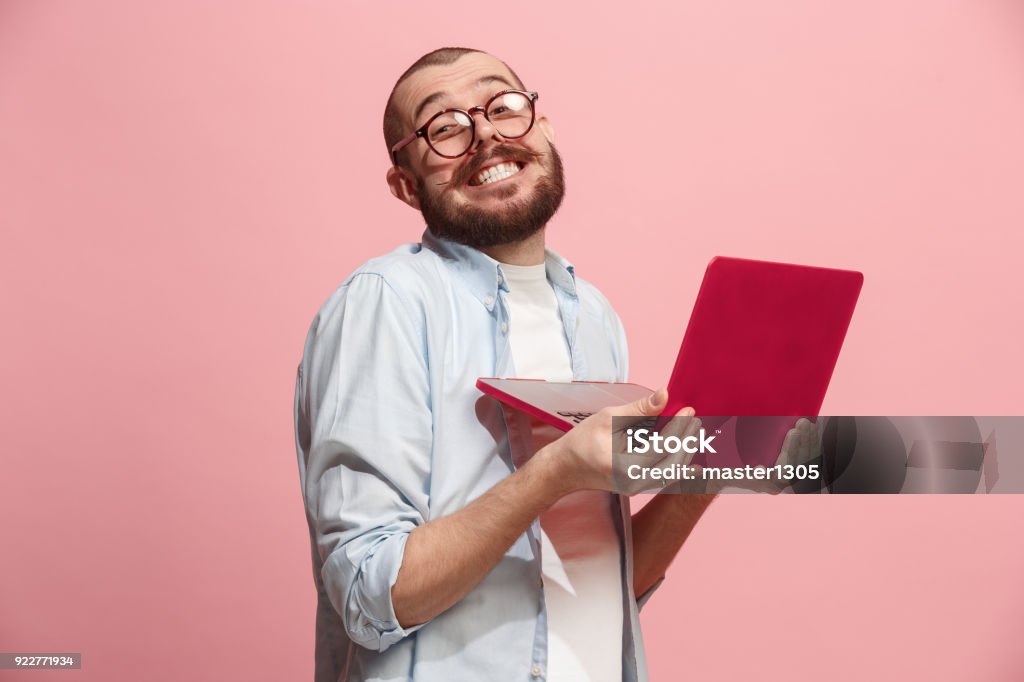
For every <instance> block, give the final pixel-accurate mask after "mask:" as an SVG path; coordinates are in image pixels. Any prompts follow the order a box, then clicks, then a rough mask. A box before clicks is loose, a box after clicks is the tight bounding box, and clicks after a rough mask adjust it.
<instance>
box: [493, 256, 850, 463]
mask: <svg viewBox="0 0 1024 682" xmlns="http://www.w3.org/2000/svg"><path fill="white" fill-rule="evenodd" d="M863 282H864V276H863V275H862V274H861V273H859V272H855V271H851V270H835V269H831V268H819V267H810V266H806V265H791V264H787V263H770V262H766V261H756V260H745V259H741V258H726V257H722V256H718V257H716V258H713V259H712V260H711V262H710V263H709V264H708V268H707V271H706V272H705V273H704V281H703V282H702V283H701V287H700V291H699V292H698V294H697V302H696V303H695V304H694V307H693V312H692V313H691V315H690V322H689V324H688V325H687V327H686V333H685V335H684V336H683V342H682V344H681V346H680V348H679V355H678V356H677V357H676V364H675V368H674V369H673V370H672V377H671V379H670V380H669V383H668V392H669V400H668V405H667V407H666V408H665V412H664V414H666V415H672V414H675V413H676V412H678V411H679V410H681V409H682V408H683V407H686V406H693V408H694V409H695V410H696V412H697V415H698V416H700V417H702V418H703V421H704V426H705V428H715V420H714V419H713V418H714V417H716V416H721V417H723V418H724V417H728V416H741V415H750V416H756V415H763V416H785V415H791V416H793V417H800V416H816V415H817V414H818V410H819V409H820V408H821V403H822V401H823V400H824V399H825V391H826V390H827V389H828V383H829V380H830V379H831V377H832V370H833V369H834V368H835V365H836V360H837V359H838V357H839V351H840V349H841V348H842V345H843V339H844V338H845V336H846V330H847V328H848V327H849V325H850V319H851V317H852V316H853V310H854V307H855V306H856V304H857V297H858V295H859V294H860V289H861V285H862V284H863ZM477 387H478V388H479V389H480V390H481V391H483V392H484V393H486V394H488V395H491V396H494V397H495V398H497V399H498V400H500V401H502V402H503V403H505V404H507V405H510V406H512V407H515V408H517V409H520V410H523V411H525V412H527V413H528V414H530V415H532V416H534V417H536V418H538V419H540V420H542V421H544V422H547V423H549V424H552V425H554V426H555V427H557V428H559V429H562V430H563V431H568V430H569V429H571V428H572V427H573V426H575V425H576V424H578V423H579V422H580V421H582V420H583V419H585V418H586V417H587V416H589V415H590V414H593V413H594V412H597V411H598V410H600V409H602V408H604V407H608V406H611V405H620V404H623V403H627V402H631V401H633V400H636V399H637V398H640V397H643V396H646V395H649V394H650V393H651V389H648V388H645V387H643V386H640V385H638V384H629V383H596V382H569V383H556V382H548V381H533V380H521V379H491V378H481V379H479V380H478V381H477ZM708 417H711V418H712V419H710V420H709V419H708ZM722 421H723V422H724V421H725V420H724V419H723V420H722ZM791 426H792V423H789V422H788V421H787V422H786V424H785V428H783V425H781V424H780V425H779V426H778V427H777V428H773V429H770V430H771V431H773V433H764V432H763V430H762V432H761V434H760V436H761V437H764V438H765V439H766V440H768V441H770V442H771V444H770V446H769V448H768V449H769V450H771V449H772V448H776V446H777V445H781V442H782V438H783V436H784V435H785V430H786V429H788V428H789V427H791ZM774 431H778V433H774ZM736 435H737V437H739V436H740V434H738V433H737V434H736ZM776 440H777V441H778V443H777V444H776V443H775V442H774V441H776ZM775 452H776V453H777V452H778V450H777V449H775Z"/></svg>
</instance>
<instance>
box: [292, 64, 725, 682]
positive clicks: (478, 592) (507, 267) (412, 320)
mask: <svg viewBox="0 0 1024 682" xmlns="http://www.w3.org/2000/svg"><path fill="white" fill-rule="evenodd" d="M538 101H539V95H538V93H536V92H533V91H530V90H528V89H527V88H526V87H525V85H524V84H523V82H522V81H521V80H520V79H519V77H518V76H517V75H516V74H515V73H514V72H513V71H512V69H510V68H509V67H508V66H507V65H506V64H504V63H503V62H502V61H500V60H499V59H497V58H495V57H493V56H491V55H489V54H486V53H484V52H480V51H477V50H469V49H464V48H443V49H440V50H436V51H434V52H431V53H429V54H427V55H425V56H423V57H422V58H420V59H419V60H418V61H417V62H416V63H414V64H413V65H412V66H411V67H410V68H409V69H408V70H407V71H406V72H405V73H404V74H403V75H402V76H401V78H399V79H398V82H397V83H396V84H395V87H394V89H393V90H392V93H391V96H390V98H389V99H388V103H387V106H386V109H385V114H384V137H385V141H386V144H387V147H388V151H389V153H390V155H391V162H392V165H391V167H390V168H389V170H388V172H387V182H388V186H389V187H390V189H391V192H392V194H394V196H395V197H397V198H398V199H400V200H401V201H403V202H405V203H406V204H408V205H409V206H411V207H413V208H415V209H417V210H418V211H419V212H420V213H421V214H422V216H423V220H424V221H425V222H426V226H427V229H426V231H425V232H424V233H423V236H422V241H421V243H417V244H411V245H407V246H402V247H400V248H398V249H396V250H395V251H392V252H391V253H389V254H386V255H384V256H381V257H379V258H375V259H373V260H370V261H369V262H367V263H365V264H364V265H363V266H361V267H360V268H359V269H358V270H356V272H355V273H353V274H352V275H351V276H350V277H349V278H348V279H347V280H346V281H345V282H344V283H343V284H342V285H341V287H340V288H339V289H338V290H337V291H336V292H335V293H334V294H333V295H332V296H331V297H330V298H329V299H328V301H327V302H326V303H325V304H324V305H323V307H322V308H321V309H320V311H319V313H318V314H317V316H316V317H315V319H314V320H313V324H312V326H311V328H310V330H309V334H308V336H307V339H306V344H305V349H304V354H303V358H302V362H301V364H300V366H299V371H298V377H297V381H296V393H295V428H296V445H297V450H298V464H299V474H300V480H301V483H302V491H303V497H304V500H305V508H306V516H307V522H308V524H309V531H310V543H311V548H312V558H313V569H314V570H313V576H314V582H315V584H316V588H317V596H318V608H317V617H316V632H317V641H316V679H317V680H318V681H327V680H330V681H332V682H333V681H334V680H421V681H428V680H443V681H444V682H451V681H453V680H472V681H473V682H478V681H480V680H552V681H553V682H564V681H566V680H591V681H597V680H616V681H619V680H644V679H646V666H645V659H644V648H643V640H642V637H641V632H640V625H639V619H638V610H639V606H640V605H641V604H642V603H643V602H644V601H645V599H646V598H647V597H648V596H649V595H650V594H651V592H652V591H653V590H654V589H655V588H656V587H657V585H658V584H659V583H660V581H661V579H662V578H663V576H664V574H665V570H666V569H667V567H668V565H669V563H670V562H671V560H672V558H673V557H674V556H675V555H676V553H677V552H678V550H679V548H680V546H681V545H682V543H683V541H684V540H685V538H686V536H687V535H688V534H689V532H690V531H691V529H692V528H693V526H694V524H696V522H697V520H698V519H699V518H700V515H701V513H702V512H703V510H704V508H705V507H706V506H707V504H708V502H709V501H710V497H709V496H697V495H679V496H675V495H660V496H657V497H655V498H654V499H653V500H652V501H651V502H650V503H649V504H647V505H646V506H645V507H644V508H643V509H642V510H641V511H639V512H637V514H636V515H631V513H630V509H629V499H628V498H627V497H624V496H622V495H617V494H613V493H611V492H610V490H611V485H610V482H611V468H612V465H611V445H610V443H611V437H612V422H611V418H612V416H637V417H639V416H650V415H656V414H659V413H660V411H661V409H662V408H663V407H664V406H665V403H666V395H665V392H664V391H658V392H656V393H655V394H653V395H651V396H650V397H649V398H647V399H644V400H641V401H638V402H636V403H633V404H629V405H623V406H621V407H618V408H613V409H608V410H603V411H601V412H599V413H597V414H595V415H594V416H592V417H590V418H588V419H586V420H584V421H583V423H582V424H580V426H578V427H577V428H575V429H573V430H572V431H570V432H569V433H567V434H565V435H563V436H561V437H559V438H556V439H553V440H552V439H546V440H545V439H542V438H540V437H539V436H538V433H536V432H534V431H532V430H531V428H530V427H529V425H528V423H527V424H526V426H524V422H523V420H522V419H519V418H517V417H516V416H515V415H510V414H505V413H503V412H502V409H501V407H500V406H499V405H498V403H497V402H496V401H494V400H493V399H491V398H486V397H484V396H482V395H481V394H480V392H479V391H478V390H477V389H476V388H475V383H476V380H477V378H478V377H482V376H495V377H521V378H539V379H549V380H560V381H570V380H581V381H624V380H626V373H627V350H626V339H625V334H624V332H623V328H622V324H621V322H620V321H619V318H618V316H617V315H616V313H615V311H614V310H613V309H612V307H611V305H610V304H609V303H608V301H607V300H606V299H605V298H604V296H602V295H601V293H600V292H599V291H598V290H597V289H596V288H595V287H594V286H593V285H591V284H589V283H587V282H586V281H584V280H583V279H582V278H580V277H578V276H577V275H576V272H575V269H574V268H573V266H572V265H571V264H570V263H569V261H567V260H566V259H565V258H563V257H561V256H560V255H558V254H556V253H555V252H553V251H551V250H550V249H546V248H545V228H546V226H547V223H548V221H549V220H550V219H551V217H552V216H553V215H554V213H555V212H556V211H557V210H558V207H559V205H560V204H561V201H562V197H563V195H564V192H565V183H564V179H563V169H562V161H561V159H560V157H559V155H558V152H557V151H556V149H555V146H554V137H555V136H554V129H553V127H552V125H551V122H550V121H549V120H548V119H547V117H546V116H544V114H543V113H541V112H540V111H539V109H538ZM684 413H685V414H687V415H692V411H685V412H684ZM684 413H680V414H684ZM523 453H526V455H525V456H524V455H523Z"/></svg>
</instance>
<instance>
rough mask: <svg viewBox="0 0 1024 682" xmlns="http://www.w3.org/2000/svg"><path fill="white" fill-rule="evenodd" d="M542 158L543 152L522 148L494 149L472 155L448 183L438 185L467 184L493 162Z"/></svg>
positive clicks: (525, 161)
mask: <svg viewBox="0 0 1024 682" xmlns="http://www.w3.org/2000/svg"><path fill="white" fill-rule="evenodd" d="M543 157H544V153H543V152H534V151H530V150H529V149H523V148H522V147H495V148H494V149H493V150H491V152H490V153H489V154H487V155H483V154H479V155H474V156H473V158H471V159H470V160H469V163H467V164H466V165H465V166H463V167H462V168H460V169H459V170H457V171H456V172H455V173H453V174H452V179H451V180H450V181H448V182H439V183H437V184H438V185H442V186H443V185H454V186H458V185H462V184H465V183H467V182H469V181H470V180H471V179H472V178H473V177H475V176H476V174H477V173H479V172H480V171H481V169H483V167H484V166H487V165H489V164H491V163H493V162H494V161H516V162H519V163H529V162H530V161H536V160H537V159H541V158H543Z"/></svg>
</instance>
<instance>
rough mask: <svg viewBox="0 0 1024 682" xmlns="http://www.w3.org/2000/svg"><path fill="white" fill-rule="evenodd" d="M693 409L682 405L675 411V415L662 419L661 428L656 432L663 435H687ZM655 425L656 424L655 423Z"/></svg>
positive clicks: (681, 436)
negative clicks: (681, 407)
mask: <svg viewBox="0 0 1024 682" xmlns="http://www.w3.org/2000/svg"><path fill="white" fill-rule="evenodd" d="M694 413H695V412H694V409H693V408H692V407H684V408H683V409H681V410H679V411H678V412H676V414H675V416H674V417H672V418H670V419H666V420H664V423H663V424H661V428H660V429H658V432H659V433H661V434H662V435H663V436H666V437H668V436H679V437H680V438H683V437H685V436H687V435H689V431H690V428H691V425H692V424H693V419H692V417H693V415H694ZM656 426H657V425H656Z"/></svg>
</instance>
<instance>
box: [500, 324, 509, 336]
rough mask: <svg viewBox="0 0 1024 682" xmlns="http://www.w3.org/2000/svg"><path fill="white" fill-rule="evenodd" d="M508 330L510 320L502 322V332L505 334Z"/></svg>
mask: <svg viewBox="0 0 1024 682" xmlns="http://www.w3.org/2000/svg"><path fill="white" fill-rule="evenodd" d="M507 332H508V322H502V323H501V333H502V334H505V333H507Z"/></svg>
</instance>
